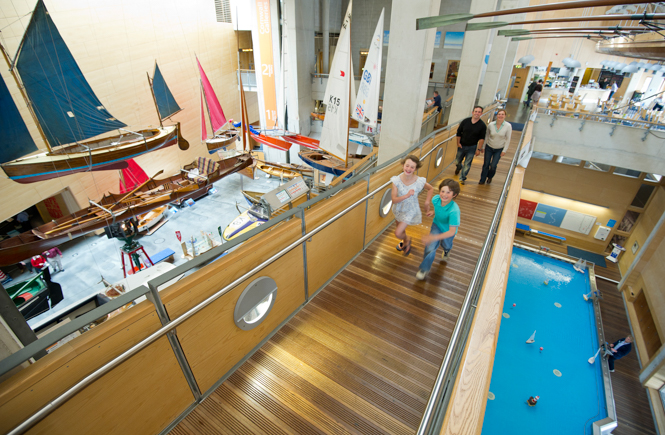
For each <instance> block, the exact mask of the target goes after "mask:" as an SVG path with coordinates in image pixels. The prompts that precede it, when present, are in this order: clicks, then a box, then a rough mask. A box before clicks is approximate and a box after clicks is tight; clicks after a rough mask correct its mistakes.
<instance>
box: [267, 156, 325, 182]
mask: <svg viewBox="0 0 665 435" xmlns="http://www.w3.org/2000/svg"><path fill="white" fill-rule="evenodd" d="M256 169H259V170H261V171H263V172H265V173H266V174H270V175H272V176H274V177H280V178H284V179H288V180H292V179H294V178H296V177H302V176H303V175H307V176H310V177H311V176H312V175H313V171H312V170H311V169H310V168H308V167H306V166H303V165H292V164H285V163H270V162H264V161H261V160H258V161H257V162H256Z"/></svg>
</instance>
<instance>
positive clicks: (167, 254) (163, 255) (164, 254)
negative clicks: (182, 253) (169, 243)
mask: <svg viewBox="0 0 665 435" xmlns="http://www.w3.org/2000/svg"><path fill="white" fill-rule="evenodd" d="M174 255H175V251H174V250H173V249H169V248H166V249H164V250H163V251H159V252H158V253H156V254H154V255H152V256H151V257H150V259H151V260H152V264H157V263H160V262H162V261H166V262H167V263H173V261H174Z"/></svg>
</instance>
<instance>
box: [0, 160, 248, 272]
mask: <svg viewBox="0 0 665 435" xmlns="http://www.w3.org/2000/svg"><path fill="white" fill-rule="evenodd" d="M252 163H253V161H252V158H251V157H250V156H249V155H248V154H243V155H240V156H236V157H234V158H232V159H226V160H222V161H220V162H215V161H213V160H210V159H207V158H204V157H199V158H198V159H197V160H196V161H194V162H192V163H191V164H189V165H186V166H185V167H184V168H183V169H182V170H181V172H180V174H178V175H174V176H171V177H166V178H161V179H155V177H156V176H157V175H160V174H161V171H160V172H159V173H158V174H157V175H155V177H152V178H149V179H148V180H146V181H144V182H143V183H141V184H139V185H138V186H136V187H135V188H134V189H132V190H131V191H130V192H128V193H126V194H124V195H123V194H114V193H108V194H106V195H104V196H103V197H102V199H100V200H99V201H97V202H96V203H94V202H92V201H91V203H90V206H89V207H86V208H84V209H81V210H79V211H77V212H75V213H72V214H71V215H68V216H64V217H61V218H58V219H55V220H53V221H51V222H47V223H46V224H44V225H41V226H39V227H37V228H34V229H32V230H30V231H26V232H24V233H21V234H19V235H18V236H14V237H11V238H9V239H6V240H2V241H0V266H10V265H12V264H16V263H18V262H19V261H22V260H25V259H26V258H30V257H32V256H33V255H37V254H41V253H42V252H44V251H46V250H48V249H51V248H53V247H56V246H59V245H61V244H62V243H64V242H66V241H69V240H72V239H74V238H77V237H80V236H83V235H85V234H88V233H90V232H92V231H95V230H98V229H100V228H104V227H107V226H108V225H110V224H111V223H114V222H121V221H124V220H126V219H129V218H132V217H137V216H139V215H141V214H143V213H147V212H149V211H150V210H154V209H156V208H158V207H160V206H163V205H166V204H176V205H178V204H181V203H182V202H183V201H185V200H187V199H190V198H192V199H196V198H200V197H202V196H203V195H205V194H206V193H208V191H209V190H210V189H212V187H213V183H214V182H216V181H218V180H221V179H222V178H224V177H226V176H228V175H231V174H234V173H236V172H240V171H241V170H243V169H245V168H247V167H249V166H251V165H252ZM100 206H101V207H100Z"/></svg>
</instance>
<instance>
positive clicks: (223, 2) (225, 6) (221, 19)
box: [215, 0, 233, 24]
mask: <svg viewBox="0 0 665 435" xmlns="http://www.w3.org/2000/svg"><path fill="white" fill-rule="evenodd" d="M215 15H217V22H218V23H229V24H231V23H233V20H232V18H231V4H230V3H229V0H215Z"/></svg>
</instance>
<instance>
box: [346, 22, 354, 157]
mask: <svg viewBox="0 0 665 435" xmlns="http://www.w3.org/2000/svg"><path fill="white" fill-rule="evenodd" d="M352 60H353V59H352V58H351V23H350V22H349V63H348V65H349V86H348V88H349V101H347V104H346V106H347V108H348V109H349V113H347V115H346V143H345V144H344V145H345V147H344V148H346V154H344V167H347V168H348V167H349V129H350V128H351V114H352V113H353V112H351V110H350V108H351V85H352V84H353V83H352V82H351V80H353V71H352V70H351V67H352V66H353V63H352ZM354 87H355V86H354Z"/></svg>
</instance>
